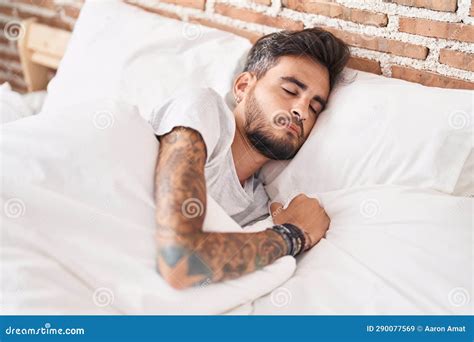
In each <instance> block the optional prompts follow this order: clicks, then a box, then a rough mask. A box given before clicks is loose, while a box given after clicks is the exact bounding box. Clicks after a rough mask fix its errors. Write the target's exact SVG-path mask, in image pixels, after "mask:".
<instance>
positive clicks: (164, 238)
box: [155, 127, 288, 288]
mask: <svg viewBox="0 0 474 342" xmlns="http://www.w3.org/2000/svg"><path fill="white" fill-rule="evenodd" d="M159 141H160V149H159V151H160V152H159V155H158V161H157V167H156V181H155V201H156V222H157V234H156V239H157V245H158V254H157V258H158V260H157V266H158V271H159V272H160V274H161V275H162V276H163V277H164V278H165V279H166V280H167V281H168V282H169V283H170V284H171V285H172V286H173V287H175V288H185V287H188V286H196V285H202V284H206V283H209V282H213V281H221V280H226V279H232V278H236V277H239V276H241V275H243V274H246V273H249V272H252V271H255V270H256V269H259V268H262V267H263V266H266V265H268V264H270V263H272V262H273V261H275V260H276V259H278V258H279V257H281V256H283V255H286V254H287V252H288V251H287V246H286V243H285V241H284V240H283V238H282V237H281V236H280V235H279V234H278V233H277V232H275V231H272V230H266V231H262V232H258V233H204V232H203V231H202V225H203V222H204V217H205V213H206V182H205V177H204V166H205V163H206V146H205V144H204V140H203V139H202V137H201V135H200V134H199V133H198V132H196V131H195V130H193V129H190V128H184V127H177V128H175V129H173V131H171V132H170V133H168V134H165V135H163V136H161V137H160V138H159Z"/></svg>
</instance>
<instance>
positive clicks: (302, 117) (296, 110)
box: [290, 107, 307, 121]
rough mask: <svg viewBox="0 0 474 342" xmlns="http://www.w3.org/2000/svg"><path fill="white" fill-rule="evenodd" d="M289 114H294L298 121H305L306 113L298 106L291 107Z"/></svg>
mask: <svg viewBox="0 0 474 342" xmlns="http://www.w3.org/2000/svg"><path fill="white" fill-rule="evenodd" d="M290 112H291V114H292V115H294V116H296V118H297V120H298V121H305V120H306V119H307V117H306V116H307V114H306V113H305V111H304V110H301V109H300V108H299V107H295V108H292V109H291V111H290Z"/></svg>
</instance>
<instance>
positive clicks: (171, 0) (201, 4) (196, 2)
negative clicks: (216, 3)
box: [161, 0, 206, 10]
mask: <svg viewBox="0 0 474 342" xmlns="http://www.w3.org/2000/svg"><path fill="white" fill-rule="evenodd" d="M161 2H166V3H168V4H173V5H178V6H184V7H192V8H197V9H200V10H204V8H205V7H206V0H161Z"/></svg>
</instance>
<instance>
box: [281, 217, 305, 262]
mask: <svg viewBox="0 0 474 342" xmlns="http://www.w3.org/2000/svg"><path fill="white" fill-rule="evenodd" d="M282 226H285V227H286V228H289V229H292V230H293V232H294V233H295V234H296V235H297V236H298V237H299V239H298V240H299V242H300V248H299V249H298V252H297V253H296V255H298V254H300V253H301V252H303V251H304V248H305V246H306V237H305V235H304V232H303V230H302V229H300V228H299V227H297V226H295V225H294V224H291V223H283V224H282Z"/></svg>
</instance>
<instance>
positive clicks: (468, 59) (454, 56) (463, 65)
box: [439, 49, 474, 71]
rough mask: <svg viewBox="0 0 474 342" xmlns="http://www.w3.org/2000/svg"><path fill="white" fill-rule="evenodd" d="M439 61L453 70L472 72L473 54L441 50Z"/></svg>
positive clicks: (473, 67)
mask: <svg viewBox="0 0 474 342" xmlns="http://www.w3.org/2000/svg"><path fill="white" fill-rule="evenodd" d="M439 61H440V62H441V63H443V64H446V65H449V66H452V67H453V68H458V69H463V70H467V71H474V54H472V53H466V52H461V51H454V50H449V49H441V52H440V55H439Z"/></svg>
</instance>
